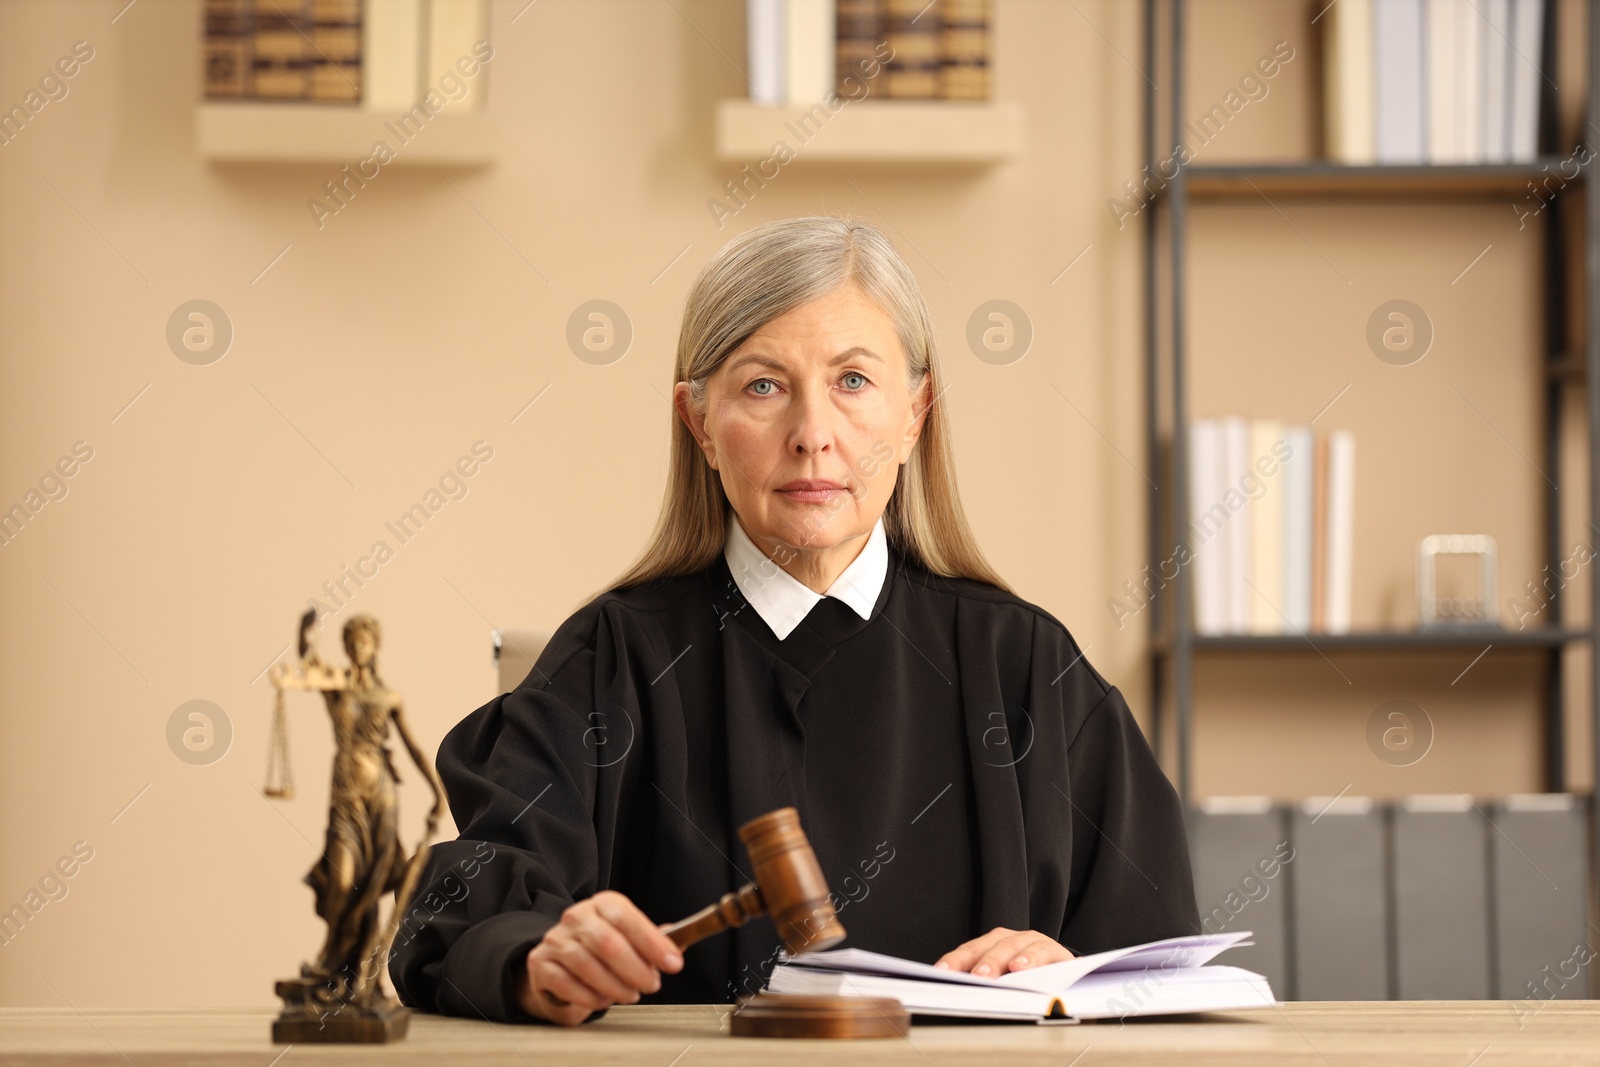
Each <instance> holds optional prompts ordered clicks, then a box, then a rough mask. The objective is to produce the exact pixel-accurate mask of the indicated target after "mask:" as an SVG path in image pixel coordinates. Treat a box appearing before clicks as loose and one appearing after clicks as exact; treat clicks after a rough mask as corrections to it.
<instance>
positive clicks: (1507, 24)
mask: <svg viewBox="0 0 1600 1067" xmlns="http://www.w3.org/2000/svg"><path fill="white" fill-rule="evenodd" d="M1483 17H1484V21H1486V22H1487V23H1488V24H1489V25H1488V26H1487V27H1486V28H1485V30H1484V49H1483V62H1484V77H1483V159H1484V162H1486V163H1504V162H1505V161H1506V159H1507V158H1508V156H1507V152H1506V145H1507V143H1508V140H1507V137H1506V116H1507V114H1509V112H1510V110H1511V109H1510V103H1511V83H1510V82H1509V81H1508V80H1507V75H1508V74H1509V73H1510V66H1509V64H1510V63H1511V62H1514V61H1515V60H1514V58H1513V56H1512V54H1511V3H1510V0H1484V5H1483Z"/></svg>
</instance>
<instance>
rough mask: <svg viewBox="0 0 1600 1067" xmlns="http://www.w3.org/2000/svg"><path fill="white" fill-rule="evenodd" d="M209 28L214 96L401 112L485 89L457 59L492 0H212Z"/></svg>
mask: <svg viewBox="0 0 1600 1067" xmlns="http://www.w3.org/2000/svg"><path fill="white" fill-rule="evenodd" d="M822 2H826V0H822ZM203 25H204V30H203V51H204V63H203V72H204V73H203V79H204V93H205V98H206V99H207V100H257V101H260V100H272V101H297V102H307V103H317V104H359V105H361V106H363V107H364V108H366V109H367V110H379V111H387V110H393V111H403V110H409V109H411V108H413V107H415V106H417V104H418V102H419V101H421V100H422V98H423V97H424V96H425V95H426V93H427V92H428V91H429V90H430V89H436V91H443V92H449V93H450V94H451V106H452V110H454V111H457V112H460V111H475V110H478V109H479V108H480V107H481V106H482V103H483V99H484V93H485V92H486V81H485V79H483V78H481V77H471V76H462V68H461V67H459V66H458V64H459V62H460V61H461V60H462V59H467V60H469V61H471V60H472V57H473V56H474V55H475V54H476V53H475V50H474V47H473V46H474V45H475V44H476V43H477V42H479V41H482V40H485V39H487V37H488V8H487V5H486V2H485V0H205V13H204V23H203ZM474 66H476V63H475V62H474ZM447 78H448V79H453V81H451V82H450V83H449V84H445V81H444V80H445V79H447Z"/></svg>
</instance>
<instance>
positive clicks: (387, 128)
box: [195, 101, 496, 166]
mask: <svg viewBox="0 0 1600 1067" xmlns="http://www.w3.org/2000/svg"><path fill="white" fill-rule="evenodd" d="M451 106H452V105H449V104H447V105H445V107H444V109H443V110H441V111H440V112H439V113H438V114H436V115H432V116H430V117H429V119H428V121H427V124H426V125H423V126H421V127H420V128H415V127H413V128H410V129H406V130H400V132H396V130H397V129H398V128H399V122H398V120H397V117H396V115H390V114H387V113H384V112H380V111H366V110H363V109H361V108H356V107H347V106H339V105H321V104H303V103H292V104H290V103H285V104H270V103H255V102H251V103H244V102H238V103H235V102H231V101H230V102H227V103H202V104H198V105H196V107H195V147H196V150H197V151H198V153H199V155H200V158H202V159H208V160H213V161H218V162H236V163H244V162H251V163H331V164H343V163H349V164H351V165H352V166H354V165H355V164H356V163H358V162H359V161H361V160H364V159H367V158H368V157H370V156H371V155H372V147H373V144H374V143H375V142H377V141H383V142H384V143H385V144H387V145H388V146H389V148H390V149H392V150H393V152H394V158H393V159H392V160H391V161H390V162H389V163H386V164H384V166H395V165H400V166H407V165H414V164H419V163H422V164H435V165H457V166H479V165H483V164H486V163H492V162H494V160H495V156H496V137H495V124H494V119H493V117H492V116H491V115H490V114H489V113H487V112H452V111H451V110H450V108H451ZM401 133H405V134H406V135H407V136H409V137H410V140H409V141H407V140H406V139H405V138H404V137H402V136H401Z"/></svg>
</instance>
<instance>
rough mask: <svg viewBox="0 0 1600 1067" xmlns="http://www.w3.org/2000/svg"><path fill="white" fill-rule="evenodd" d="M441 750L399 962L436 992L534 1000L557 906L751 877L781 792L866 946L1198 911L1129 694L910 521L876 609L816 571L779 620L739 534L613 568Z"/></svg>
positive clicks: (1147, 931)
mask: <svg viewBox="0 0 1600 1067" xmlns="http://www.w3.org/2000/svg"><path fill="white" fill-rule="evenodd" d="M437 762H438V768H439V773H440V775H441V777H442V778H443V780H444V784H445V788H446V790H447V792H448V795H449V802H450V809H451V813H452V815H453V816H454V817H455V820H456V824H457V826H458V827H459V828H460V831H461V836H460V838H459V839H458V840H456V841H451V842H441V843H439V844H435V845H434V846H433V850H432V854H431V856H430V859H429V865H428V867H427V870H426V872H425V874H424V877H423V878H422V880H421V882H420V883H419V889H418V891H417V893H416V894H415V896H414V897H413V900H412V904H411V907H410V909H409V911H408V914H407V916H406V919H405V921H404V922H403V923H402V924H401V926H400V928H399V931H398V933H397V934H396V936H395V940H394V945H393V949H392V951H391V955H390V963H389V968H390V976H391V979H392V981H393V983H394V987H395V990H396V992H397V993H398V994H399V996H400V998H401V1000H402V1001H403V1002H404V1003H406V1004H408V1005H411V1006H413V1007H416V1008H420V1009H423V1010H427V1011H433V1012H440V1013H445V1014H450V1015H462V1016H467V1017H471V1018H487V1019H491V1020H496V1021H520V1022H526V1021H530V1020H532V1018H533V1017H532V1016H529V1015H528V1014H527V1013H525V1012H523V1011H522V1010H521V1009H520V1008H519V1007H518V1006H517V1004H516V1001H515V996H514V989H515V986H514V979H515V977H516V976H517V974H518V973H519V972H520V970H521V968H522V967H523V966H524V961H525V958H526V955H527V953H528V950H529V949H530V948H532V947H533V946H534V945H535V944H536V943H537V942H538V941H539V939H540V938H541V937H542V936H543V935H544V933H545V931H546V930H547V929H548V928H549V927H550V926H552V925H554V924H555V923H556V922H557V921H558V920H559V918H560V914H561V912H562V910H563V909H564V908H566V907H568V906H569V905H571V904H572V903H573V902H575V901H577V900H581V899H584V898H586V897H589V896H591V895H593V894H594V893H596V892H598V891H600V890H602V889H613V890H616V891H618V892H621V893H623V894H625V895H626V896H627V897H628V898H629V899H631V900H633V901H634V902H635V903H636V904H638V905H639V907H640V908H641V909H642V910H643V911H644V913H645V914H646V915H648V916H649V917H650V918H651V919H652V920H654V921H656V922H657V923H667V922H674V921H676V920H678V919H681V918H684V917H685V916H688V915H690V914H692V913H694V912H695V911H698V910H699V909H700V908H702V907H704V906H705V905H707V904H710V903H712V902H713V901H715V900H717V899H718V898H719V897H721V896H722V894H724V893H726V892H729V891H730V890H735V889H737V888H738V887H739V886H741V885H743V884H744V883H745V882H747V881H750V880H752V874H751V868H750V864H749V860H748V857H747V856H746V855H745V850H744V846H743V843H742V842H741V841H740V840H739V837H738V827H739V826H740V825H741V824H743V823H744V822H746V821H748V820H749V819H752V818H754V817H756V816H757V815H761V814H763V813H765V812H768V811H771V810H772V809H774V808H779V807H784V806H786V805H793V806H794V807H796V808H797V809H798V810H799V813H800V824H801V826H802V827H803V828H804V829H805V831H806V834H807V836H808V837H809V839H810V841H811V843H812V846H813V848H814V849H815V850H816V853H817V858H818V860H819V862H820V863H821V866H822V871H823V874H824V876H825V877H826V878H827V879H828V882H829V885H830V888H831V889H832V891H833V903H834V906H835V907H836V909H837V910H838V914H839V920H840V922H841V923H842V924H843V925H844V927H845V929H846V931H847V933H848V937H847V939H846V941H845V942H844V944H845V945H847V946H854V947H859V948H865V949H872V950H875V951H879V952H887V953H891V954H893V955H896V956H903V957H907V958H910V959H915V960H921V961H924V962H932V961H934V960H935V959H937V958H938V957H939V956H940V955H942V954H944V953H945V952H948V951H949V950H951V949H953V948H955V947H956V946H957V945H958V944H960V943H961V942H963V941H966V940H969V939H971V938H973V937H977V936H979V935H980V934H983V933H986V932H988V931H989V930H990V929H992V928H994V927H997V926H1005V927H1011V928H1014V929H1034V930H1039V931H1042V932H1044V933H1046V934H1048V935H1050V936H1051V937H1054V938H1055V939H1056V940H1058V941H1060V942H1061V943H1062V944H1063V945H1065V946H1066V947H1067V948H1068V949H1070V950H1071V951H1072V952H1074V953H1075V954H1078V955H1083V954H1086V953H1090V952H1097V951H1101V950H1104V949H1109V948H1117V947H1121V946H1124V945H1130V944H1135V943H1138V942H1142V941H1148V940H1153V939H1156V938H1163V937H1174V936H1177V935H1180V934H1190V933H1196V932H1199V930H1200V926H1199V915H1198V909H1197V908H1196V904H1195V895H1194V888H1193V884H1192V881H1191V876H1190V870H1189V853H1188V846H1187V843H1186V840H1185V836H1184V827H1183V818H1182V813H1181V808H1180V805H1179V803H1178V799H1177V796H1176V794H1175V792H1174V790H1173V789H1172V786H1171V785H1170V784H1169V782H1168V781H1167V779H1166V777H1165V775H1164V774H1163V772H1162V771H1161V769H1160V767H1159V766H1158V765H1157V763H1156V761H1155V759H1154V757H1153V755H1152V753H1151V751H1150V748H1149V746H1148V745H1147V743H1146V742H1145V739H1144V736H1143V734H1142V733H1141V732H1140V730H1139V727H1138V725H1137V723H1136V722H1135V721H1134V719H1133V716H1132V715H1131V714H1130V712H1129V710H1128V706H1127V704H1126V703H1125V701H1124V700H1123V697H1122V694H1121V693H1120V692H1119V691H1118V690H1117V689H1116V688H1115V687H1113V686H1112V685H1110V684H1109V683H1108V682H1107V681H1106V680H1105V679H1104V678H1102V677H1101V676H1100V674H1099V673H1098V672H1096V671H1095V669H1094V668H1093V667H1092V666H1090V664H1089V662H1088V661H1087V660H1086V659H1084V658H1083V654H1082V652H1081V650H1080V649H1079V647H1078V645H1077V643H1076V642H1075V641H1074V640H1073V638H1072V635H1071V634H1069V633H1068V632H1067V630H1066V628H1065V627H1064V626H1062V625H1061V623H1059V622H1058V621H1056V620H1055V619H1054V618H1052V617H1051V616H1050V615H1049V614H1048V613H1046V612H1045V611H1043V610H1041V609H1039V608H1037V607H1035V606H1033V605H1031V604H1029V603H1027V602H1026V601H1023V600H1021V599H1019V598H1017V597H1015V596H1013V595H1011V594H1009V593H1005V592H1002V591H1001V590H999V589H996V588H994V587H993V586H989V585H985V584H982V583H979V582H973V581H967V580H961V579H949V578H940V577H937V576H934V575H932V574H930V573H928V572H927V571H926V570H924V569H923V568H921V567H918V566H916V565H915V564H912V563H910V562H908V561H906V560H905V559H904V557H902V556H901V555H900V554H899V553H898V552H896V551H894V550H893V549H892V548H891V550H890V553H889V568H888V573H887V575H886V577H885V580H884V584H883V587H882V589H881V590H880V592H879V595H878V599H877V603H876V605H875V606H874V608H873V611H872V615H871V618H870V619H865V620H864V619H862V618H861V617H860V616H858V615H857V614H856V613H855V612H854V611H852V610H851V609H850V608H849V607H848V606H846V605H845V604H844V603H842V602H841V601H839V600H837V599H835V598H833V597H824V598H823V599H822V601H820V602H819V603H818V604H817V605H816V606H815V607H813V608H812V610H811V612H810V613H809V614H808V615H807V616H806V618H805V620H804V621H803V622H802V623H801V624H800V626H799V627H798V628H797V629H796V630H795V631H794V632H793V633H791V634H790V635H789V636H788V637H787V638H786V639H784V640H781V641H780V640H778V639H777V637H776V636H775V635H774V634H773V633H772V631H771V629H770V628H769V627H768V626H767V624H766V623H765V622H764V621H763V620H762V619H761V617H760V616H759V615H758V614H757V613H756V611H755V609H754V608H753V607H751V606H750V604H749V603H748V602H747V601H746V600H745V599H744V597H743V596H742V595H741V594H740V592H739V589H738V587H737V586H736V585H735V584H734V581H733V578H732V575H731V574H730V573H729V570H728V565H727V563H726V561H725V560H724V559H723V557H721V556H718V557H717V559H716V561H715V562H714V563H713V564H712V565H711V566H710V567H709V568H707V569H706V570H705V571H704V572H702V573H700V574H694V575H688V576H683V577H676V578H669V579H662V580H659V581H656V582H651V583H649V584H646V585H641V586H634V587H631V588H628V589H623V590H618V591H612V592H609V593H606V594H604V595H602V596H600V597H598V598H597V599H595V600H594V601H592V602H591V603H589V604H587V605H586V606H584V607H583V608H581V609H580V610H579V611H577V612H576V613H575V614H574V615H573V616H572V617H571V618H569V619H568V620H567V621H566V622H565V623H564V624H562V626H561V628H560V629H559V630H558V631H557V632H556V634H555V635H554V637H553V638H552V640H551V641H550V643H549V645H548V646H547V647H546V648H545V650H544V652H543V654H542V655H541V656H540V657H539V660H538V663H537V664H536V666H535V667H534V669H533V670H532V671H531V672H530V673H529V675H528V677H527V678H526V679H525V680H524V681H523V682H522V683H521V684H520V685H519V686H518V687H517V688H516V689H515V690H514V691H512V692H510V693H506V694H504V695H502V696H499V697H496V698H495V699H494V700H491V701H490V702H489V703H487V704H485V705H484V706H483V707H481V708H479V709H478V710H477V711H475V712H473V713H472V714H470V715H468V716H467V717H466V718H465V719H463V720H462V721H461V722H460V723H459V724H458V725H457V726H455V727H454V728H453V729H452V730H451V731H450V732H449V734H448V735H447V736H446V737H445V739H444V741H443V742H442V744H441V745H440V747H439V754H438V761H437ZM778 947H779V941H778V938H777V934H776V931H775V930H774V929H773V926H772V924H771V922H770V921H768V920H767V919H765V918H758V919H754V920H752V921H750V922H748V923H747V924H745V925H744V926H743V927H740V928H738V929H735V930H730V931H727V932H725V933H722V934H718V935H716V936H714V937H712V938H710V939H708V940H706V941H703V942H700V943H699V944H696V945H693V946H691V947H690V948H688V949H687V950H686V951H685V953H684V969H683V970H682V971H681V972H680V973H678V974H675V975H672V974H663V975H662V985H661V989H660V991H659V992H657V993H655V994H650V995H646V996H645V997H644V998H643V1002H644V1003H652V1002H653V1003H715V1002H722V1003H728V1002H732V1001H733V1000H734V999H736V998H737V997H739V996H744V995H749V994H752V993H754V992H756V991H757V990H759V989H760V988H761V987H762V985H763V984H764V982H765V980H766V978H767V977H768V976H769V975H770V973H771V969H772V965H773V962H774V960H775V953H776V951H777V949H778ZM594 1017H595V1016H591V1018H594Z"/></svg>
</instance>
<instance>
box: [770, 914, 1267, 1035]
mask: <svg viewBox="0 0 1600 1067" xmlns="http://www.w3.org/2000/svg"><path fill="white" fill-rule="evenodd" d="M1249 937H1250V932H1249V931H1248V930H1241V931H1237V932H1234V933H1227V934H1196V935H1192V936H1188V937H1173V938H1167V939H1166V940H1163V941H1152V942H1150V943H1148V944H1144V945H1132V946H1129V947H1128V948H1119V949H1112V950H1110V951H1108V952H1097V953H1095V954H1094V955H1091V956H1080V957H1077V958H1075V959H1070V960H1063V961H1062V962H1060V963H1051V964H1047V965H1045V966H1043V967H1032V968H1029V969H1028V970H1025V971H1014V972H1012V973H1010V974H1005V975H1001V976H1000V977H998V978H987V977H984V976H981V975H975V974H970V973H967V972H965V971H947V970H940V969H939V968H937V967H934V966H932V965H931V964H926V963H916V962H913V961H911V960H903V959H898V958H896V957H894V956H885V955H881V954H879V953H876V952H867V951H865V950H862V949H855V948H844V949H832V950H830V951H826V952H813V953H808V954H806V955H804V956H790V955H785V956H784V957H783V958H782V959H781V960H780V962H779V963H778V965H777V966H776V967H775V968H773V973H772V980H771V982H769V983H768V990H769V991H770V992H773V993H792V994H810V995H829V996H861V997H893V998H895V999H896V1000H898V1001H900V1003H901V1004H903V1005H904V1006H905V1008H906V1010H907V1011H909V1012H911V1013H912V1014H914V1015H955V1016H966V1017H971V1018H984V1019H1017V1020H1025V1021H1032V1022H1039V1021H1042V1020H1044V1019H1049V1018H1057V1019H1060V1018H1070V1019H1117V1018H1128V1017H1132V1016H1139V1015H1181V1014H1187V1013H1190V1012H1198V1011H1223V1010H1227V1009H1232V1008H1270V1007H1272V1006H1273V1005H1275V1004H1276V1003H1277V1001H1276V999H1275V998H1274V997H1273V995H1272V989H1271V987H1270V986H1269V985H1268V984H1267V980H1266V979H1265V978H1263V977H1262V976H1261V975H1259V974H1256V973H1255V972H1253V971H1246V970H1243V969H1241V968H1238V967H1226V966H1221V965H1217V964H1210V965H1209V966H1208V965H1207V964H1209V962H1210V961H1211V960H1212V959H1214V958H1215V957H1216V956H1217V955H1218V954H1219V953H1221V952H1222V951H1223V950H1225V949H1228V948H1232V947H1233V946H1235V945H1241V944H1253V942H1251V941H1249V940H1248V938H1249Z"/></svg>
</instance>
